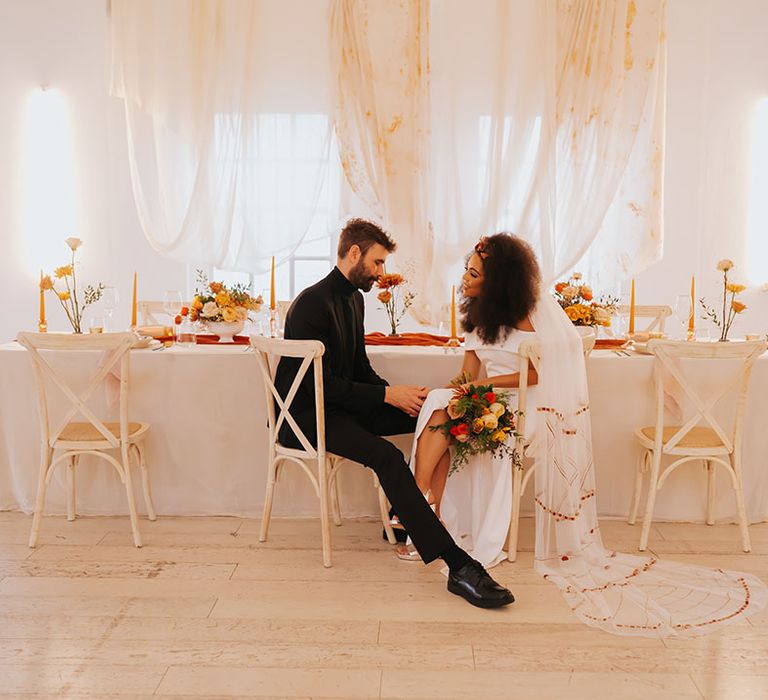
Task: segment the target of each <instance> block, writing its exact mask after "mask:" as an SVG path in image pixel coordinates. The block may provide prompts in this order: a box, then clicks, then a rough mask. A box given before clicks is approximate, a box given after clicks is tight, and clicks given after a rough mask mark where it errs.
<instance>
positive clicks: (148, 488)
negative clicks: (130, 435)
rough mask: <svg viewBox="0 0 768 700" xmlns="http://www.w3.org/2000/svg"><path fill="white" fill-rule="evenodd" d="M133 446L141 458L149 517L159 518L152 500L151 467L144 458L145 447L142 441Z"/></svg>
mask: <svg viewBox="0 0 768 700" xmlns="http://www.w3.org/2000/svg"><path fill="white" fill-rule="evenodd" d="M133 447H134V449H135V450H136V455H137V456H138V458H139V469H140V470H141V486H142V489H143V490H144V505H146V507H147V517H148V518H149V519H150V520H157V513H156V512H155V504H154V502H153V501H152V488H151V486H150V483H149V469H148V468H147V462H146V460H145V459H144V447H143V445H142V444H141V443H136V444H135V445H134V446H133Z"/></svg>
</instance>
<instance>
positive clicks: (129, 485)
mask: <svg viewBox="0 0 768 700" xmlns="http://www.w3.org/2000/svg"><path fill="white" fill-rule="evenodd" d="M120 452H121V457H122V462H123V476H124V478H125V494H126V496H127V497H128V513H129V514H130V516H131V530H132V531H133V544H135V545H136V546H137V547H141V533H140V532H139V516H138V514H137V513H136V499H135V498H134V495H133V479H132V478H131V461H130V456H129V454H128V445H123V446H122V448H121V450H120Z"/></svg>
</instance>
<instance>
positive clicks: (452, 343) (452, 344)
mask: <svg viewBox="0 0 768 700" xmlns="http://www.w3.org/2000/svg"><path fill="white" fill-rule="evenodd" d="M460 346H461V341H460V340H459V339H458V338H457V337H456V336H455V335H452V336H451V337H450V338H448V340H447V341H445V347H447V348H458V347H460Z"/></svg>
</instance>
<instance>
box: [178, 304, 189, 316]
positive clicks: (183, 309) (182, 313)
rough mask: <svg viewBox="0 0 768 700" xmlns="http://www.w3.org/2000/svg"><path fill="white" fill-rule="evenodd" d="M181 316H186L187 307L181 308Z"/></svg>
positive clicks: (187, 312)
mask: <svg viewBox="0 0 768 700" xmlns="http://www.w3.org/2000/svg"><path fill="white" fill-rule="evenodd" d="M179 313H180V314H181V315H182V316H187V315H188V314H189V307H188V306H182V307H181V311H180V312H179Z"/></svg>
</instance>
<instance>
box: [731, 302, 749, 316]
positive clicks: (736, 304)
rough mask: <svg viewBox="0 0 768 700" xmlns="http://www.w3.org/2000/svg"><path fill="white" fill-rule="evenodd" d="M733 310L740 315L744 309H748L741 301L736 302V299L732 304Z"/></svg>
mask: <svg viewBox="0 0 768 700" xmlns="http://www.w3.org/2000/svg"><path fill="white" fill-rule="evenodd" d="M731 308H732V309H733V310H734V311H735V312H736V313H737V314H740V313H741V312H742V311H744V309H746V308H747V305H746V304H742V303H741V302H740V301H736V299H734V300H733V301H732V302H731Z"/></svg>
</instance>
